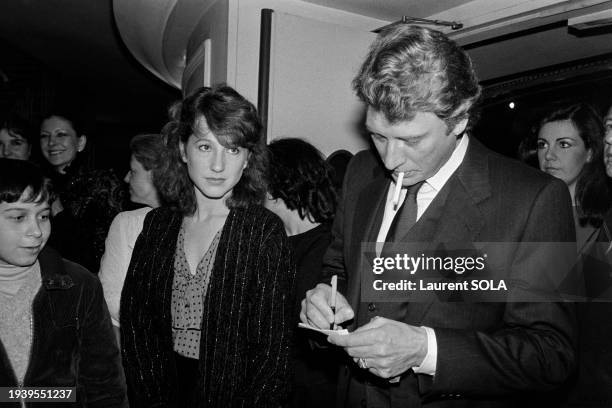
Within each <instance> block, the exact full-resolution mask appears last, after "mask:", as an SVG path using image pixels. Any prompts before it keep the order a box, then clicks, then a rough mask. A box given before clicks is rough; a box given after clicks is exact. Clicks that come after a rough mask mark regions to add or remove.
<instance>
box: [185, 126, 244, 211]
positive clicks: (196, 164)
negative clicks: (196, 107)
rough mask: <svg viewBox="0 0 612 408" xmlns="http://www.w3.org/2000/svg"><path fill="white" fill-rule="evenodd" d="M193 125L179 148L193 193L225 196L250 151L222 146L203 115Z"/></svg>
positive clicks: (222, 197) (233, 184) (221, 197)
mask: <svg viewBox="0 0 612 408" xmlns="http://www.w3.org/2000/svg"><path fill="white" fill-rule="evenodd" d="M194 128H195V131H194V133H193V134H192V135H191V136H189V139H188V140H187V142H186V143H184V144H183V143H181V145H180V149H181V157H182V159H183V161H184V162H185V163H186V164H187V171H188V173H189V177H190V178H191V181H192V182H193V184H194V186H195V188H196V193H197V192H199V193H200V194H201V195H202V196H204V197H206V198H208V199H224V198H227V197H229V196H230V195H231V193H232V189H233V188H234V186H235V185H236V184H238V182H239V181H240V178H241V177H242V172H243V171H244V169H245V168H246V166H247V160H248V156H249V152H248V150H247V149H246V148H244V147H239V146H236V147H225V146H223V145H222V144H221V143H219V140H218V139H217V137H216V136H215V135H214V134H213V133H212V132H211V131H210V129H209V128H208V124H207V123H206V120H205V119H204V118H203V117H200V118H199V119H198V120H197V122H196V126H195V127H194Z"/></svg>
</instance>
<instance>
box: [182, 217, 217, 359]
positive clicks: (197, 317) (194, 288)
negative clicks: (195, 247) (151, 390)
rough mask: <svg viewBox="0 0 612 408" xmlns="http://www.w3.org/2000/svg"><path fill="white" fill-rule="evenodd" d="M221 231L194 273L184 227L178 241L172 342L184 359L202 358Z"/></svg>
mask: <svg viewBox="0 0 612 408" xmlns="http://www.w3.org/2000/svg"><path fill="white" fill-rule="evenodd" d="M220 237H221V230H219V231H217V233H216V234H215V236H214V238H213V240H212V242H211V244H210V246H209V247H208V250H207V251H206V253H205V254H204V256H203V257H202V259H201V260H200V262H199V263H198V266H197V268H196V271H195V274H192V273H191V269H190V268H189V263H188V262H187V257H186V256H185V230H184V227H181V230H180V232H179V236H178V239H177V241H176V253H175V257H174V279H173V281H172V341H173V344H174V351H175V352H177V353H178V354H180V355H181V356H183V357H187V358H194V359H198V358H199V357H200V355H199V353H200V335H201V330H202V314H203V313H202V312H203V305H204V297H205V296H206V291H207V289H208V283H209V281H210V275H211V272H212V268H213V265H214V260H215V255H216V253H217V247H218V246H219V238H220Z"/></svg>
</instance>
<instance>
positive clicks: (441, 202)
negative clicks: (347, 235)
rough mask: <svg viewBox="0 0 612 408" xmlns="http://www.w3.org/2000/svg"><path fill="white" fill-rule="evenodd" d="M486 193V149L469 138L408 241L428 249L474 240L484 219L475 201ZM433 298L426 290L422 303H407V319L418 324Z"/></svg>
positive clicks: (488, 193) (487, 187)
mask: <svg viewBox="0 0 612 408" xmlns="http://www.w3.org/2000/svg"><path fill="white" fill-rule="evenodd" d="M490 195H491V188H490V185H489V169H488V158H487V151H486V149H485V148H484V147H483V146H482V145H481V144H480V143H479V142H478V141H476V140H475V139H470V145H469V147H468V151H467V152H466V156H465V158H464V160H463V162H462V164H461V166H459V168H458V169H457V171H456V172H455V174H453V176H451V178H450V179H449V180H448V182H447V183H446V184H445V186H444V187H443V188H442V191H440V193H438V195H437V196H436V198H435V199H434V201H433V202H432V203H431V204H430V206H429V207H428V208H427V211H426V212H425V213H424V214H423V216H422V217H421V219H420V220H419V222H418V223H417V224H416V227H417V228H413V230H416V231H415V233H416V236H413V237H412V239H411V240H412V241H416V242H423V243H428V244H427V248H428V249H429V250H433V249H435V248H436V246H437V245H439V244H440V243H448V244H461V245H463V246H465V245H467V244H469V243H470V242H475V241H477V239H478V236H479V234H480V231H481V230H482V228H483V227H484V225H485V219H486V214H483V213H482V211H481V209H480V206H479V204H480V203H481V202H482V201H484V200H486V199H487V198H489V197H490ZM436 300H437V297H436V295H435V293H434V292H429V293H428V297H427V299H426V300H425V302H420V303H414V304H411V307H410V308H408V315H409V316H407V321H409V322H411V323H412V324H421V322H422V320H423V318H424V317H425V315H426V314H427V311H428V310H429V309H430V308H431V306H432V305H433V303H434V302H435V301H436Z"/></svg>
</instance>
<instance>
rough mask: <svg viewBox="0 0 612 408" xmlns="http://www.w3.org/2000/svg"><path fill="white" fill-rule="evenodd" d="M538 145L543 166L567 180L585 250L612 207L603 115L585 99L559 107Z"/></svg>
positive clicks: (539, 135)
mask: <svg viewBox="0 0 612 408" xmlns="http://www.w3.org/2000/svg"><path fill="white" fill-rule="evenodd" d="M536 147H537V154H538V162H539V165H540V170H542V171H544V172H546V173H548V174H550V175H552V176H554V177H557V178H559V179H561V180H563V181H564V182H565V184H567V187H568V189H569V191H570V195H571V197H572V204H573V206H574V219H575V224H576V244H577V247H578V250H579V251H580V252H582V251H583V250H584V248H585V246H586V245H588V244H589V243H590V242H592V241H593V240H594V238H595V236H596V231H597V228H599V226H600V225H601V221H602V218H603V215H604V214H605V213H606V211H607V209H608V208H609V207H610V192H609V189H608V182H607V180H606V175H605V171H604V166H603V127H602V122H601V118H600V117H599V115H598V114H597V112H596V111H595V110H594V109H593V108H592V107H590V106H589V105H586V104H582V103H581V104H574V105H569V106H564V107H561V108H559V109H556V110H555V111H553V112H551V113H549V114H548V115H546V116H545V117H544V118H543V119H542V120H541V121H540V123H539V126H538V131H537V140H536Z"/></svg>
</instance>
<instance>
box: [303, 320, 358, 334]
mask: <svg viewBox="0 0 612 408" xmlns="http://www.w3.org/2000/svg"><path fill="white" fill-rule="evenodd" d="M298 327H301V328H302V329H309V330H314V331H316V332H319V333H323V334H324V335H326V336H329V335H330V334H339V335H341V336H344V335H346V334H349V331H348V330H346V329H342V330H326V329H319V328H317V327H314V326H311V325H309V324H306V323H301V322H300V323H298Z"/></svg>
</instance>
